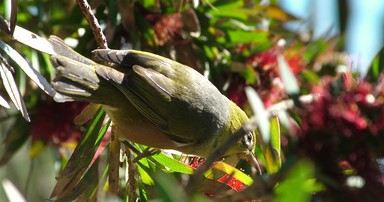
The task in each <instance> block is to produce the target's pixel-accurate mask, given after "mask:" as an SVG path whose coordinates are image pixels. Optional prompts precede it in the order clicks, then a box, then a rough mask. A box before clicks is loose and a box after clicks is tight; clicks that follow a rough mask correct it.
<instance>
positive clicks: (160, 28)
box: [146, 13, 184, 45]
mask: <svg viewBox="0 0 384 202" xmlns="http://www.w3.org/2000/svg"><path fill="white" fill-rule="evenodd" d="M146 18H147V20H148V21H149V22H150V24H151V25H152V27H153V29H154V31H155V33H156V37H157V43H158V45H164V44H166V43H167V42H169V41H170V40H171V39H172V38H173V37H174V36H175V35H176V34H177V33H179V32H180V31H181V29H182V28H183V26H184V25H183V21H182V19H181V14H180V13H175V14H171V15H161V14H149V15H148V16H147V17H146Z"/></svg>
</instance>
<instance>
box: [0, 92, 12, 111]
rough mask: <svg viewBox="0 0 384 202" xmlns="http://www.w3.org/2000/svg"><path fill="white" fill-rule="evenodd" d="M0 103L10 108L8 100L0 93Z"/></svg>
mask: <svg viewBox="0 0 384 202" xmlns="http://www.w3.org/2000/svg"><path fill="white" fill-rule="evenodd" d="M0 105H1V106H3V107H5V108H10V106H9V104H8V102H7V101H6V100H5V99H4V98H3V96H1V95H0Z"/></svg>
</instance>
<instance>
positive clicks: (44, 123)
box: [31, 100, 87, 144]
mask: <svg viewBox="0 0 384 202" xmlns="http://www.w3.org/2000/svg"><path fill="white" fill-rule="evenodd" d="M86 105H87V103H84V102H67V103H56V102H54V101H52V100H47V101H46V102H44V103H43V104H42V105H41V106H39V108H38V110H37V114H36V116H35V117H34V118H33V119H32V125H31V134H32V138H33V140H43V141H44V142H52V143H54V144H60V143H62V142H65V141H68V140H70V139H72V140H73V139H74V140H76V139H78V138H79V137H80V135H81V133H80V132H79V131H77V130H76V129H75V127H74V125H73V123H72V121H73V120H74V118H75V117H76V116H77V115H78V114H79V113H80V112H81V110H82V109H84V107H85V106H86Z"/></svg>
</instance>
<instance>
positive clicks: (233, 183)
mask: <svg viewBox="0 0 384 202" xmlns="http://www.w3.org/2000/svg"><path fill="white" fill-rule="evenodd" d="M218 181H219V182H221V183H225V184H226V185H228V186H230V187H231V188H232V189H234V190H236V191H237V192H240V191H242V190H243V189H245V188H246V187H247V186H246V185H245V184H243V183H242V182H240V181H239V180H237V179H236V178H234V177H232V176H230V175H224V176H223V177H221V178H220V179H219V180H218Z"/></svg>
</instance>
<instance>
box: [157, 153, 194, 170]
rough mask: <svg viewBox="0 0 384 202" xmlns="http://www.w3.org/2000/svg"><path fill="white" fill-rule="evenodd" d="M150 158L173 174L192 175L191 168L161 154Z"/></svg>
mask: <svg viewBox="0 0 384 202" xmlns="http://www.w3.org/2000/svg"><path fill="white" fill-rule="evenodd" d="M152 158H153V159H155V160H156V161H157V162H159V163H160V164H161V165H163V166H165V167H167V168H169V169H170V170H171V171H173V172H180V173H185V174H193V172H194V169H193V168H192V167H191V166H189V165H187V164H185V163H182V162H180V161H178V160H176V159H173V158H171V157H169V156H167V155H165V154H163V153H159V154H157V155H154V156H152Z"/></svg>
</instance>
